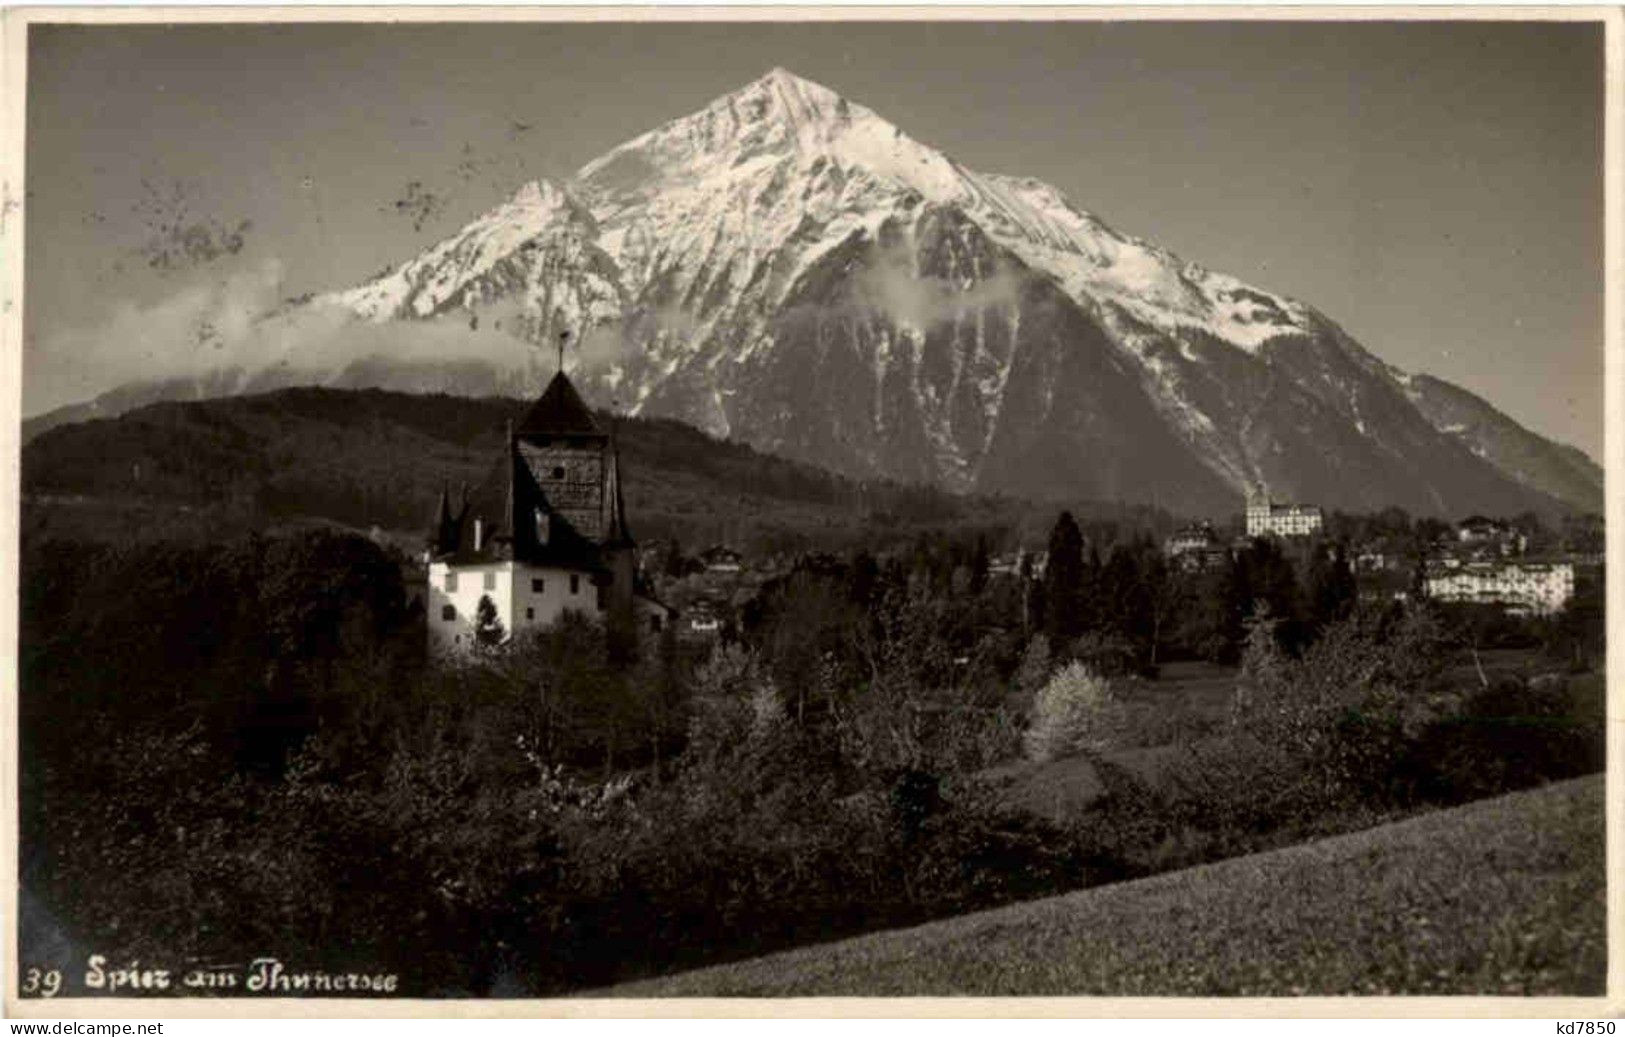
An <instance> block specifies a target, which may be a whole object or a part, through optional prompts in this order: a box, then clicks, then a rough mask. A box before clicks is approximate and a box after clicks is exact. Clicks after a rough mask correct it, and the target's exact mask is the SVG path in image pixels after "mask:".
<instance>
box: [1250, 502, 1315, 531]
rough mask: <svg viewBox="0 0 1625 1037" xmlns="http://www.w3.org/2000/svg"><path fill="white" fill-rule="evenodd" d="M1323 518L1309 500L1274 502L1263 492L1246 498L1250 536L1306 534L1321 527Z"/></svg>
mask: <svg viewBox="0 0 1625 1037" xmlns="http://www.w3.org/2000/svg"><path fill="white" fill-rule="evenodd" d="M1324 524H1325V520H1324V518H1323V516H1322V515H1321V513H1320V508H1318V507H1316V506H1314V505H1312V504H1277V503H1275V502H1274V501H1272V500H1270V499H1269V497H1267V496H1266V495H1264V494H1263V493H1254V494H1252V495H1250V496H1249V497H1248V498H1247V535H1248V536H1250V537H1262V536H1278V537H1307V536H1314V535H1315V534H1317V533H1319V532H1320V531H1321V528H1322V527H1323V526H1324Z"/></svg>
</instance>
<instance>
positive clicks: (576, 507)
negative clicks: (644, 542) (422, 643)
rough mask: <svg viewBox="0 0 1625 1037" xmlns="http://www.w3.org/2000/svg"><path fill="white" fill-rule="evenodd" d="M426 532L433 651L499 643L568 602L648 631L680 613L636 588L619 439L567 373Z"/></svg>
mask: <svg viewBox="0 0 1625 1037" xmlns="http://www.w3.org/2000/svg"><path fill="white" fill-rule="evenodd" d="M429 541H430V558H429V573H428V604H429V609H428V624H429V630H428V636H429V645H430V649H431V651H433V652H435V653H436V654H440V655H452V654H456V653H458V652H461V651H465V650H467V649H469V648H472V647H474V646H475V645H478V644H494V643H500V642H501V641H504V640H507V639H508V638H510V637H512V636H513V635H514V634H516V633H521V632H523V631H525V630H526V629H529V628H535V627H541V626H546V625H548V624H551V623H553V622H555V621H556V620H557V619H558V618H559V617H560V616H561V615H562V614H563V613H565V612H569V611H574V612H582V613H587V614H593V615H599V616H603V617H606V618H607V617H609V616H614V617H615V618H616V619H618V620H626V621H630V622H633V623H637V624H640V625H642V626H644V627H646V628H648V629H651V630H659V629H660V627H661V626H662V625H663V624H664V623H665V622H667V621H669V619H670V617H671V610H670V609H669V608H667V607H666V606H665V605H662V604H661V603H660V602H658V601H656V600H655V599H654V598H653V597H651V596H649V595H648V594H647V593H642V592H641V591H640V588H639V587H638V585H637V578H636V577H637V571H636V570H637V566H636V545H635V544H634V542H633V540H632V536H631V533H630V532H629V530H628V528H627V523H626V505H625V501H624V498H623V496H622V492H621V481H620V461H619V457H618V456H617V453H616V450H615V444H614V441H613V438H612V437H611V436H610V435H609V433H607V432H605V431H604V430H603V429H602V428H601V427H600V426H599V424H598V422H597V421H596V420H595V419H594V418H593V415H592V412H591V411H590V410H588V408H587V405H586V403H584V402H583V401H582V399H581V396H580V395H579V394H578V393H577V392H576V390H575V387H574V386H573V385H571V384H570V380H569V379H568V378H566V377H565V376H564V373H563V372H562V371H561V372H560V373H559V374H557V375H555V376H554V378H553V380H552V382H550V383H549V384H548V386H547V389H546V390H545V391H544V392H543V393H542V396H541V398H540V399H538V400H537V401H536V404H535V405H534V406H533V407H531V409H530V411H529V412H528V413H527V414H526V415H525V417H524V419H523V420H522V421H521V422H520V423H519V425H518V427H517V428H514V427H511V426H510V428H509V430H508V435H507V437H506V443H505V445H504V450H503V454H502V456H501V458H500V459H499V460H498V462H497V464H496V465H495V466H494V467H493V469H492V472H491V475H490V476H489V477H488V478H487V479H486V481H485V483H484V484H482V485H481V487H480V489H479V490H478V491H476V493H475V494H474V496H473V498H472V499H469V498H468V497H467V495H466V493H465V501H464V504H463V506H462V508H461V509H460V510H459V511H456V512H454V511H453V509H452V508H451V504H450V501H449V500H448V499H447V498H446V495H445V494H442V495H441V502H440V507H439V509H438V511H437V513H436V515H435V520H434V526H433V528H432V529H431V530H430V536H429ZM485 599H489V600H490V605H489V606H486V605H485V604H484V601H485ZM493 616H494V622H493V621H492V619H493ZM481 617H484V618H483V619H482V618H481Z"/></svg>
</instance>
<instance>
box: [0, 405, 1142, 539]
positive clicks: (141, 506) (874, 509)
mask: <svg viewBox="0 0 1625 1037" xmlns="http://www.w3.org/2000/svg"><path fill="white" fill-rule="evenodd" d="M528 406H529V402H528V401H523V400H514V399H507V398H484V399H468V398H463V397H456V396H448V395H443V394H435V395H414V394H407V393H395V392H385V391H381V390H337V389H314V388H299V389H285V390H281V391H278V392H272V393H266V394H263V395H257V396H245V397H233V398H223V399H216V400H205V401H200V402H187V403H159V404H154V405H151V406H148V407H144V408H141V409H139V410H135V411H131V412H129V413H127V414H125V415H123V416H121V417H118V418H113V419H106V420H98V421H89V422H83V423H79V424H73V425H65V426H59V427H57V428H53V429H50V430H48V431H46V432H43V433H41V434H40V435H38V436H36V437H35V438H34V439H33V440H32V441H31V442H29V443H28V444H27V445H26V446H25V447H24V448H23V456H22V488H23V494H24V499H25V502H26V503H27V504H28V505H29V507H27V508H25V535H27V534H29V533H34V534H41V533H47V534H57V535H69V536H76V537H88V538H94V539H118V538H125V537H134V538H146V537H154V536H159V535H164V534H169V535H175V536H187V537H196V536H203V537H212V536H217V535H228V534H231V533H236V532H241V531H244V530H247V529H266V528H270V527H273V526H277V525H285V524H289V523H298V522H302V521H308V520H315V521H324V522H331V523H337V524H339V525H343V526H349V527H352V528H356V529H361V530H369V529H371V528H373V527H378V528H379V529H382V530H385V531H388V532H391V533H394V534H398V535H399V536H400V537H402V538H410V537H412V536H415V535H416V534H418V533H419V532H420V531H421V530H423V529H425V528H427V525H428V522H429V520H430V518H431V516H432V515H433V513H434V508H435V504H436V501H437V499H438V496H439V493H440V491H441V489H442V487H449V488H450V490H451V491H452V493H453V495H454V496H455V494H456V493H457V492H458V490H459V487H460V486H462V485H463V484H467V485H468V486H469V487H470V488H472V487H474V486H477V485H478V484H479V483H480V481H481V480H483V479H484V478H486V477H487V476H488V475H489V474H490V472H491V470H492V467H493V465H495V464H496V463H497V462H498V460H499V458H500V457H501V454H502V448H503V436H504V429H505V427H506V423H507V422H508V421H509V420H514V421H518V420H519V418H520V417H522V416H523V414H524V412H525V410H526V409H527V408H528ZM601 417H602V419H603V420H605V421H606V423H607V420H608V418H607V416H601ZM616 429H617V438H618V442H619V444H620V451H621V461H622V470H623V478H624V479H625V486H626V493H627V501H628V505H629V509H630V513H631V514H630V518H631V523H632V528H633V533H634V535H636V536H638V537H639V538H640V539H642V540H648V539H652V538H657V537H660V538H664V537H671V536H676V537H678V538H679V539H681V540H682V541H683V543H684V544H685V545H689V546H691V547H697V546H702V545H703V544H704V543H710V542H729V543H733V544H735V545H737V546H740V547H743V548H746V549H750V550H757V551H772V550H786V549H804V548H825V549H830V548H840V547H847V546H853V545H856V544H860V543H861V544H864V545H867V546H883V545H884V544H885V543H886V542H887V541H888V540H893V539H896V538H900V537H907V536H913V535H916V534H918V533H919V532H923V531H926V530H928V529H932V528H940V527H950V526H951V527H956V528H958V529H961V530H963V529H966V528H970V527H975V528H979V529H985V530H986V531H988V532H989V533H990V534H993V535H995V536H997V537H999V538H1000V539H1008V540H1011V541H1014V540H1015V539H1017V538H1020V539H1024V540H1029V541H1031V542H1034V543H1037V542H1039V541H1041V540H1042V537H1043V531H1044V530H1046V529H1047V528H1048V525H1049V523H1052V522H1053V521H1054V516H1055V513H1056V511H1057V510H1058V509H1059V507H1061V506H1062V505H1063V503H1064V505H1065V506H1068V507H1072V508H1073V509H1074V511H1076V512H1078V513H1079V514H1080V516H1095V517H1100V518H1107V517H1112V518H1132V519H1133V520H1135V521H1138V522H1145V523H1146V524H1154V525H1159V526H1164V525H1168V524H1169V523H1170V522H1171V520H1170V519H1168V518H1167V517H1161V521H1159V522H1155V523H1152V522H1150V519H1151V515H1150V514H1149V513H1148V512H1145V509H1134V511H1133V514H1132V516H1131V515H1130V514H1129V513H1127V512H1126V511H1125V509H1123V508H1121V507H1119V506H1115V505H1104V504H1099V505H1094V506H1090V505H1089V504H1087V503H1083V502H1076V501H1068V502H1044V503H1034V502H1028V501H1021V500H1014V499H1009V498H988V497H961V496H955V495H953V494H950V493H947V492H945V491H941V490H937V489H932V488H927V487H921V486H906V485H900V484H896V483H877V482H869V483H859V482H856V481H854V480H851V479H847V478H844V477H841V476H837V475H834V474H832V473H830V472H827V471H825V470H823V469H820V468H817V467H814V466H811V465H807V464H802V463H799V462H793V461H788V460H785V459H782V458H778V457H774V456H772V455H769V454H763V453H760V452H758V451H756V450H753V449H751V448H749V447H745V446H741V445H738V444H734V443H729V442H725V441H722V440H718V439H714V438H712V437H711V436H709V435H707V434H706V433H704V432H701V431H700V430H698V429H695V428H693V427H691V426H689V425H685V424H682V423H680V422H676V421H671V420H650V419H638V418H619V419H616ZM1142 512H1145V513H1142ZM403 542H404V540H403Z"/></svg>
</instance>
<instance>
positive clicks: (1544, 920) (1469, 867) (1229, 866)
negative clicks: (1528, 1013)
mask: <svg viewBox="0 0 1625 1037" xmlns="http://www.w3.org/2000/svg"><path fill="white" fill-rule="evenodd" d="M1603 845H1604V828H1603V779H1602V776H1601V775H1594V776H1592V777H1588V778H1581V779H1577V780H1574V781H1569V782H1563V783H1561V784H1557V785H1550V786H1547V787H1545V788H1540V789H1534V790H1530V791H1526V792H1519V793H1514V794H1512V795H1509V796H1502V797H1498V798H1496V799H1491V800H1484V801H1481V802H1478V803H1473V804H1470V805H1468V806H1465V807H1459V808H1456V809H1453V810H1446V811H1440V812H1438V813H1434V814H1429V815H1426V816H1423V817H1418V818H1413V819H1410V820H1407V821H1403V822H1399V823H1397V824H1392V825H1385V826H1382V827H1380V828H1374V829H1370V830H1368V831H1365V832H1359V833H1356V834H1353V835H1346V836H1339V837H1336V838H1332V839H1325V840H1320V841H1318V842H1313V843H1306V844H1304V845H1302V846H1294V847H1290V848H1288V849H1284V850H1276V851H1273V852H1270V853H1262V854H1256V855H1253V856H1249V857H1241V858H1236V859H1234V860H1229V861H1222V862H1220V863H1217V864H1211V865H1206V866H1203V867H1199V868H1191V869H1188V870H1185V871H1179V872H1171V873H1168V874H1166V875H1159V876H1155V877H1153V878H1149V879H1143V880H1140V881H1136V882H1127V883H1122V884H1119V885H1114V886H1108V887H1103V888H1100V889H1095V890H1085V891H1083V892H1079V893H1072V894H1068V895H1065V896H1059V897H1051V898H1048V899H1045V900H1039V901H1033V902H1031V903H1026V904H1018V905H1015V906H1012V907H1006V908H1000V909H997V910H992V911H984V912H979V913H976V914H971V915H965V916H963V917H960V918H953V919H948V920H945V921H940V922H933V923H930V924H928V925H922V926H917V927H914V928H911V929H898V930H892V931H889V932H883V933H875V934H872V935H869V936H863V937H858V938H856V939H851V940H845V941H842V942H839V943H832V944H825V945H821V946H817V947H807V948H802V949H800V950H795V951H789V952H785V953H782V954H775V955H770V956H767V957H763V958H756V959H752V960H750V961H744V962H737V963H734V964H730V965H723V966H718V967H715V968H709V969H702V970H698V971H694V972H688V973H683V974H679V975H676V976H669V977H665V978H663V979H657V980H650V981H645V982H640V983H635V984H627V985H624V986H620V987H615V988H612V989H610V990H607V991H599V992H595V993H593V994H589V995H587V996H611V997H705V996H728V995H739V996H763V997H765V996H820V995H834V996H839V995H850V996H909V995H915V996H933V995H935V996H942V995H954V994H968V995H982V996H997V995H1030V996H1041V995H1051V996H1055V995H1068V994H1094V995H1113V996H1156V995H1173V996H1180V995H1184V996H1214V995H1253V996H1260V995H1262V996H1268V995H1298V994H1302V995H1325V994H1435V995H1437V994H1482V995H1490V994H1505V995H1581V996H1586V995H1601V994H1602V993H1604V984H1605V973H1606V963H1607V936H1606V917H1605V906H1604V896H1605V893H1604V890H1605V875H1604V852H1603Z"/></svg>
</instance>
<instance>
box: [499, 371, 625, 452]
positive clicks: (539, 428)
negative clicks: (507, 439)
mask: <svg viewBox="0 0 1625 1037" xmlns="http://www.w3.org/2000/svg"><path fill="white" fill-rule="evenodd" d="M518 434H519V435H521V436H561V435H562V436H602V435H604V430H603V429H602V428H600V427H599V426H598V422H597V421H595V420H594V419H593V416H592V411H591V410H590V409H588V407H587V404H586V401H584V400H582V398H581V394H580V393H578V392H576V387H575V386H573V385H571V384H570V379H568V378H566V377H565V375H564V372H563V371H560V372H559V373H558V374H556V375H554V376H553V380H552V381H551V382H548V383H547V389H546V391H544V392H543V393H542V398H541V399H539V400H537V401H536V404H535V406H533V407H531V408H530V413H528V414H526V415H525V420H523V421H521V422H520V423H519V429H518Z"/></svg>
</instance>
